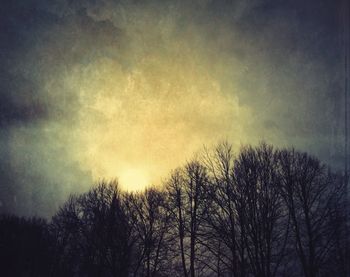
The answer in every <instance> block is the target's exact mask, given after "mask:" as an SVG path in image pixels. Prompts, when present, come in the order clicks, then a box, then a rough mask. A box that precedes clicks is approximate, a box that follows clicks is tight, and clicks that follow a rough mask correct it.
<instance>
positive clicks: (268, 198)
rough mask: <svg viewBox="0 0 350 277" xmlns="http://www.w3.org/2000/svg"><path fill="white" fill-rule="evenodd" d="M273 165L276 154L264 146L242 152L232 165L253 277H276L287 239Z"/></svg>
mask: <svg viewBox="0 0 350 277" xmlns="http://www.w3.org/2000/svg"><path fill="white" fill-rule="evenodd" d="M276 165H277V155H276V154H275V151H274V150H273V148H272V147H271V146H268V145H266V144H264V143H262V144H261V145H260V146H259V147H256V148H253V147H245V148H243V149H242V150H241V152H240V154H239V155H238V157H237V159H236V161H235V165H234V182H235V185H236V190H237V193H236V194H237V196H236V199H237V200H238V201H237V206H236V207H237V210H238V211H239V212H238V214H239V217H241V219H240V225H241V228H244V232H242V235H243V240H244V241H245V246H246V249H247V254H248V257H249V260H250V269H251V271H252V273H253V274H254V276H261V277H268V276H276V274H277V273H278V270H279V266H280V264H281V261H282V257H283V255H284V250H285V246H286V242H287V238H288V230H289V228H288V213H287V212H286V210H285V209H284V207H283V202H282V198H281V196H280V193H279V186H280V185H281V180H280V177H279V175H278V174H277V172H276Z"/></svg>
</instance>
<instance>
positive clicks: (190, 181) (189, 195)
mask: <svg viewBox="0 0 350 277" xmlns="http://www.w3.org/2000/svg"><path fill="white" fill-rule="evenodd" d="M207 183H208V178H207V172H206V168H205V167H204V166H203V165H201V164H200V163H199V162H198V161H192V162H190V163H188V164H187V165H186V166H185V168H183V169H178V170H177V171H175V172H174V173H173V175H172V176H171V178H170V180H169V181H168V184H167V191H168V194H169V203H170V209H171V213H172V215H173V218H174V220H175V222H174V223H175V224H174V228H175V230H177V236H178V239H179V248H180V256H181V264H182V270H183V274H184V276H188V275H189V276H191V277H194V276H195V275H196V260H197V257H196V254H197V246H198V245H197V243H198V233H199V229H200V225H201V224H202V218H203V214H205V213H206V211H207V205H206V204H207V203H206V202H205V197H204V188H205V187H206V185H207ZM187 257H188V259H187ZM188 267H189V268H188ZM198 270H203V268H202V269H199V268H198Z"/></svg>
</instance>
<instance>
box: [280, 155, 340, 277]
mask: <svg viewBox="0 0 350 277" xmlns="http://www.w3.org/2000/svg"><path fill="white" fill-rule="evenodd" d="M279 171H280V176H281V178H282V186H281V195H282V196H283V199H284V202H285V204H286V207H287V208H288V211H289V213H290V217H291V222H292V226H293V228H292V229H293V234H294V236H293V239H294V244H295V249H296V252H297V256H298V258H299V261H300V263H301V266H302V270H303V273H304V276H306V277H315V276H319V275H320V274H321V271H322V264H323V262H324V261H325V260H326V258H327V256H328V255H329V253H330V251H331V249H332V248H333V247H334V245H335V243H336V237H337V236H336V233H337V230H338V226H337V225H338V224H331V222H332V219H334V218H335V217H336V216H337V214H336V213H337V209H336V206H337V205H335V204H336V203H337V202H339V201H340V199H341V197H342V195H343V194H342V190H343V182H342V179H341V178H339V176H338V175H336V174H333V173H332V172H331V171H330V170H329V169H328V168H327V167H326V166H325V165H322V164H321V163H320V161H319V160H317V159H316V158H314V157H311V156H309V155H307V154H306V153H300V152H297V151H295V150H294V149H291V150H282V151H280V153H279Z"/></svg>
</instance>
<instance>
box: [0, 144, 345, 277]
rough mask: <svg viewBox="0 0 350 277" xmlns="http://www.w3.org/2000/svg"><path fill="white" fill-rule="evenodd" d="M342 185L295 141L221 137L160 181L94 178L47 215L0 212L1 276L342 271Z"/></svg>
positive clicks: (268, 275) (268, 276)
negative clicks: (149, 184)
mask: <svg viewBox="0 0 350 277" xmlns="http://www.w3.org/2000/svg"><path fill="white" fill-rule="evenodd" d="M344 196H345V187H344V180H343V178H342V176H341V175H339V174H336V173H334V172H332V171H331V170H330V169H329V168H328V167H326V166H325V165H323V164H322V163H320V161H319V160H317V159H316V158H314V157H311V156H310V155H308V154H306V153H300V152H297V151H295V150H294V149H283V150H278V149H274V148H273V147H271V146H269V145H266V144H261V145H260V146H258V147H250V146H248V147H245V148H243V149H242V150H241V151H240V152H239V153H238V154H237V155H234V153H233V151H232V148H231V146H230V145H229V144H227V143H222V144H220V145H219V146H218V147H217V148H215V149H213V150H210V151H209V150H207V151H204V153H202V155H200V156H199V158H198V159H196V160H193V161H190V162H188V163H187V164H186V165H185V166H184V167H182V168H179V169H177V170H175V171H174V172H172V174H171V175H170V177H169V178H168V180H167V181H166V182H165V184H164V186H163V187H161V188H154V187H153V188H148V189H146V190H145V191H144V192H140V193H126V192H122V191H120V190H119V188H118V184H117V182H108V183H107V182H101V183H99V184H98V185H97V186H95V187H93V188H92V189H91V190H90V191H89V192H87V193H84V194H82V195H73V196H71V197H70V198H69V199H68V200H67V202H66V203H65V204H64V205H63V206H62V207H61V208H60V210H59V211H58V212H57V214H56V215H54V216H53V218H52V220H51V221H50V222H45V221H44V220H42V219H36V218H33V219H23V218H18V217H15V216H3V217H2V218H1V220H0V262H1V265H0V266H1V276H106V277H107V276H121V277H124V276H125V277H126V276H145V277H151V276H152V277H160V276H173V277H175V276H185V277H195V276H219V277H220V276H221V277H224V276H234V277H244V276H247V277H248V276H255V277H273V276H305V277H316V276H346V262H345V256H346V251H345V250H346V249H345V248H346V234H345V233H346V232H345V231H346V230H345V227H346V226H345V197H344Z"/></svg>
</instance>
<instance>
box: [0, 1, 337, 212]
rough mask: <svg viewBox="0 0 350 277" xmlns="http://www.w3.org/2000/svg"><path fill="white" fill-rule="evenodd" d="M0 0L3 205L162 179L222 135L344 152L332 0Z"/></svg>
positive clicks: (25, 206) (50, 207)
mask: <svg viewBox="0 0 350 277" xmlns="http://www.w3.org/2000/svg"><path fill="white" fill-rule="evenodd" d="M2 7H3V8H2V14H1V16H0V26H1V27H0V28H2V29H1V32H0V58H1V59H2V61H3V62H2V65H1V67H0V80H1V84H0V99H1V101H0V103H1V104H0V124H1V127H2V132H1V136H0V151H1V153H2V156H1V157H2V158H1V161H0V175H1V176H0V177H1V179H2V180H4V183H5V185H4V186H3V189H2V191H1V192H0V201H1V203H0V204H1V205H2V207H1V208H0V209H2V210H3V211H14V212H17V213H19V214H34V213H38V214H39V215H50V214H52V213H53V211H54V210H55V209H56V207H57V205H58V204H59V203H61V202H62V201H63V200H64V199H65V198H66V197H67V195H68V194H69V193H71V192H79V191H83V190H86V189H87V188H88V187H89V186H90V185H91V184H92V182H93V180H96V179H98V178H103V177H107V178H112V177H119V179H120V181H121V182H122V185H124V188H126V189H128V188H129V189H131V188H134V189H135V188H141V187H143V186H145V185H146V184H149V183H159V182H160V180H161V179H162V178H163V177H164V176H165V175H166V174H167V173H168V171H169V170H170V169H172V168H174V167H176V166H178V165H180V164H181V163H183V162H185V161H186V159H187V158H189V157H190V156H191V154H192V153H193V152H195V151H196V150H198V149H199V148H200V147H202V145H203V144H212V143H215V142H216V141H218V140H221V139H223V138H226V139H229V140H230V141H232V142H233V143H234V144H235V145H237V146H238V145H240V144H242V143H253V144H254V143H257V142H258V141H260V140H262V139H265V140H266V141H267V142H270V143H273V144H275V145H277V146H286V145H294V146H296V147H297V148H299V149H302V150H307V151H310V152H312V153H313V154H316V155H319V156H320V157H321V158H322V159H323V160H325V161H327V162H330V163H331V164H333V165H336V166H339V164H340V161H341V160H342V153H341V151H342V146H341V144H342V142H343V132H342V124H341V122H342V118H343V104H342V100H343V99H342V89H343V87H342V78H343V75H342V55H341V53H342V49H341V40H340V35H341V24H340V23H341V22H340V21H339V19H338V18H339V5H338V3H335V2H334V1H330V0H329V1H322V2H319V1H309V2H307V3H305V2H304V1H260V0H251V1H238V0H237V1H209V0H208V1H199V0H198V1H184V0H183V1H180V0H179V1H158V0H153V1H112V0H104V1H102V0H101V1H77V0H75V1H58V0H57V1H50V2H49V3H48V2H47V1H34V0H33V1H22V2H16V3H14V2H13V1H6V2H4V4H3V6H2ZM53 198H54V199H53ZM55 202H56V203H55ZM50 203H55V204H50ZM1 205H0V206H1Z"/></svg>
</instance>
